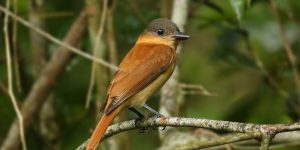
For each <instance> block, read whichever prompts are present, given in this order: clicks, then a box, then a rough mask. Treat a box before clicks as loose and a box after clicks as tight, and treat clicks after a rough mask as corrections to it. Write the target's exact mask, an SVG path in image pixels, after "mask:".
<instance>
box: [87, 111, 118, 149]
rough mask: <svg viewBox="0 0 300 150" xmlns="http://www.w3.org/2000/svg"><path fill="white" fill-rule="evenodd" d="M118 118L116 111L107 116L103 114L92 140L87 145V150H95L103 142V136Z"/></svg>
mask: <svg viewBox="0 0 300 150" xmlns="http://www.w3.org/2000/svg"><path fill="white" fill-rule="evenodd" d="M115 116H116V111H112V112H111V113H110V114H108V115H106V114H104V113H103V115H102V117H101V119H100V121H99V122H98V124H97V126H96V128H95V130H94V132H93V134H92V136H91V138H90V139H89V141H88V144H87V145H86V150H95V149H96V148H97V146H98V144H99V142H100V141H101V138H102V136H103V134H104V133H105V131H106V129H107V127H108V126H109V124H110V123H111V122H112V120H113V119H114V118H115Z"/></svg>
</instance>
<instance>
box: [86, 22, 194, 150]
mask: <svg viewBox="0 0 300 150" xmlns="http://www.w3.org/2000/svg"><path fill="white" fill-rule="evenodd" d="M189 37H190V36H189V35H187V34H185V33H183V32H181V31H180V30H179V28H178V26H177V25H176V24H175V23H174V22H172V21H171V20H169V19H167V18H158V19H154V20H152V21H151V22H150V23H149V24H148V26H147V27H146V29H145V30H144V31H143V32H142V33H141V34H140V36H139V37H138V39H137V41H136V43H135V45H134V46H133V47H132V49H131V50H130V51H129V52H128V53H127V54H126V56H125V57H124V59H123V60H122V61H121V63H120V64H119V67H118V70H117V72H116V73H115V75H114V77H113V79H112V81H111V82H110V84H109V86H108V90H107V100H106V103H105V105H104V110H103V114H102V116H101V119H100V121H99V122H98V124H97V126H96V128H95V129H94V131H93V133H92V135H91V137H90V138H89V140H88V143H87V145H86V150H95V149H96V148H97V146H98V144H99V142H100V141H101V138H102V136H103V135H104V133H105V131H106V129H107V127H108V126H109V125H110V123H111V122H112V120H113V119H114V118H115V116H116V115H117V114H118V113H119V112H120V111H122V110H125V109H129V110H131V111H133V112H135V113H136V114H137V115H138V116H140V117H141V116H142V114H141V113H140V112H138V111H137V110H136V108H138V107H144V108H146V109H148V110H149V111H151V112H152V113H154V114H155V115H157V116H158V117H161V116H162V115H160V114H159V113H158V112H157V111H155V110H154V109H152V108H151V107H149V106H148V105H147V104H146V101H147V100H148V99H149V97H150V96H151V95H153V94H154V93H155V92H156V91H158V90H159V89H160V88H161V87H162V86H163V85H164V84H165V83H166V81H167V80H168V79H169V78H170V76H171V75H172V73H173V71H174V69H175V66H176V48H177V45H178V43H179V42H180V41H183V40H186V39H188V38H189Z"/></svg>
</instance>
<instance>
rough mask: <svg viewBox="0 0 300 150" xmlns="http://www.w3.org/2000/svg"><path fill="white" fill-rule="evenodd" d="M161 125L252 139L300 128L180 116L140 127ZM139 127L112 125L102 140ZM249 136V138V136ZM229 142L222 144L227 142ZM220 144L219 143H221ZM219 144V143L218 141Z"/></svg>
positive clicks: (80, 149)
mask: <svg viewBox="0 0 300 150" xmlns="http://www.w3.org/2000/svg"><path fill="white" fill-rule="evenodd" d="M161 126H170V127H194V128H207V129H214V130H222V131H228V132H238V133H247V134H249V135H250V137H251V139H254V138H263V136H266V135H268V136H270V137H272V136H274V135H276V134H277V133H281V132H288V131H296V130H300V123H293V124H252V123H239V122H231V121H219V120H209V119H198V118H179V117H170V118H149V119H147V120H144V121H143V122H141V123H140V125H139V128H149V127H161ZM134 129H138V127H136V125H135V120H130V121H125V122H122V123H119V124H114V125H111V126H110V127H109V128H108V129H107V131H106V133H105V135H104V136H103V138H102V141H103V140H105V139H106V138H108V137H110V136H113V135H115V134H118V133H121V132H124V131H129V130H134ZM249 135H241V137H243V138H238V140H233V138H229V139H231V140H228V139H227V138H224V140H226V141H227V140H228V141H234V142H236V141H242V140H246V139H250V137H249ZM248 137H249V138H248ZM226 143H227V142H224V143H221V142H220V144H226ZM85 144H86V142H85V143H83V144H82V145H80V146H79V147H78V148H77V150H83V149H84V148H85ZM220 144H218V145H220ZM216 145H217V143H216ZM210 146H215V145H214V144H212V145H210Z"/></svg>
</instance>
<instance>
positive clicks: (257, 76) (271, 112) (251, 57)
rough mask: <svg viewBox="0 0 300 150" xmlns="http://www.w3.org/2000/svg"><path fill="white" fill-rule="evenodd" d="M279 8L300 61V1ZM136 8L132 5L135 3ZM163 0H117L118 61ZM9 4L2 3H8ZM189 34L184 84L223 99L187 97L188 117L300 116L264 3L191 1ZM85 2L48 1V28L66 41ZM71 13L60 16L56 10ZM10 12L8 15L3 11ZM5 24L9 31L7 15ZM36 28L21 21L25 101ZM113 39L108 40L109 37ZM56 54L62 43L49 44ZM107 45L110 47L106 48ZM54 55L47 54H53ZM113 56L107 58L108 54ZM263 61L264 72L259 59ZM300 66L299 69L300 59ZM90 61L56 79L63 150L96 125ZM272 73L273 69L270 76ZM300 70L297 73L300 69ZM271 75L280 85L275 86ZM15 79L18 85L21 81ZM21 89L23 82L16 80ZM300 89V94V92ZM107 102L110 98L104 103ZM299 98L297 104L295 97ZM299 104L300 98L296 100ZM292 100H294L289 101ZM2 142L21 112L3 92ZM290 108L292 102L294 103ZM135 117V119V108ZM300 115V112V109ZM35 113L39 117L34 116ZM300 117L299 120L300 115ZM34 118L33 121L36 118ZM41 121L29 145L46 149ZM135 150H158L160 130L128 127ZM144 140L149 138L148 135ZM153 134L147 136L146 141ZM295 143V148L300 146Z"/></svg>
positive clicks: (259, 119)
mask: <svg viewBox="0 0 300 150" xmlns="http://www.w3.org/2000/svg"><path fill="white" fill-rule="evenodd" d="M275 2H276V3H277V5H278V7H279V12H280V16H281V20H282V23H283V24H284V27H285V30H286V33H287V35H288V39H289V42H290V45H291V46H292V49H293V52H294V54H295V55H296V58H300V50H299V45H300V43H299V42H300V36H299V35H300V30H299V23H300V18H299V15H297V14H299V13H300V1H299V0H286V1H282V0H281V1H280V0H275ZM130 3H135V6H137V7H136V8H135V9H133V8H132V4H130ZM159 3H160V1H157V0H156V1H155V2H154V1H152V0H146V1H143V2H141V1H137V0H134V1H130V0H127V1H118V2H117V5H116V9H115V12H114V23H115V24H114V28H115V33H116V43H117V50H118V58H119V60H121V59H122V58H123V57H124V55H125V54H126V53H127V51H128V50H129V49H130V48H131V47H132V45H133V44H134V42H135V40H136V39H137V37H138V35H139V34H140V33H141V32H142V31H143V29H144V27H145V23H144V22H143V21H142V20H141V19H140V18H139V17H138V15H137V13H138V14H139V15H140V16H142V17H143V18H144V19H145V20H147V21H150V20H152V19H154V18H158V17H160V5H159ZM1 5H2V3H1ZM189 5H190V10H189V19H188V22H187V25H186V32H187V33H188V34H190V36H191V38H190V39H189V40H188V41H185V42H184V43H183V50H182V54H181V56H179V60H178V64H179V66H180V74H181V75H180V78H181V82H184V83H191V84H202V85H203V86H204V87H205V88H206V89H208V90H209V91H210V92H212V93H215V94H216V96H201V95H186V97H185V98H186V101H187V104H186V105H185V106H184V110H185V112H186V114H184V115H183V116H188V117H198V118H209V119H219V120H230V121H239V122H251V123H290V122H292V121H293V120H292V119H294V120H297V117H298V119H299V116H297V115H296V117H295V116H294V115H293V118H291V117H290V116H289V115H288V112H289V113H292V114H294V113H295V111H296V114H297V111H299V106H298V107H296V106H295V105H299V102H298V101H299V100H300V99H299V97H298V99H297V98H290V97H295V96H294V95H297V91H299V89H297V87H296V85H295V81H294V76H293V73H292V69H291V66H290V64H289V61H288V58H287V57H286V53H285V50H284V45H283V44H284V43H283V41H282V39H281V35H280V30H279V26H278V21H277V20H276V18H275V17H274V14H273V13H272V9H271V7H270V4H269V2H268V1H265V0H222V1H221V0H202V1H196V0H193V1H190V4H189ZM83 6H84V3H83V1H80V0H73V1H72V2H70V1H59V0H55V1H45V6H44V10H43V13H42V14H39V15H44V21H45V22H46V30H47V32H49V33H50V34H52V35H54V36H55V37H58V38H60V39H62V38H63V36H64V35H65V33H66V32H67V31H68V29H69V28H70V25H71V24H72V22H73V21H74V19H75V18H76V17H77V15H78V14H79V12H80V11H81V10H82V9H83ZM18 11H19V15H20V16H22V17H24V18H27V16H28V12H29V8H28V6H27V4H26V3H25V2H24V1H20V2H19V3H18ZM60 13H61V14H64V13H66V14H67V15H61V16H60V15H56V14H60ZM0 15H2V16H3V14H0ZM2 16H1V17H0V18H1V21H0V25H1V28H2V24H3V19H2V18H3V17H2ZM29 32H30V31H29V29H28V28H25V27H24V26H22V25H20V24H19V25H18V34H17V35H18V44H17V48H18V62H19V63H20V72H21V82H22V89H23V90H22V91H21V92H20V91H18V90H17V88H15V93H16V95H17V99H18V100H20V104H21V103H22V100H23V99H24V98H25V97H26V95H27V93H28V91H30V88H31V86H32V84H33V82H34V81H35V78H34V77H33V73H32V70H33V67H32V65H33V64H32V63H33V62H32V57H33V56H34V54H33V53H32V50H31V47H32V45H30V43H31V41H30V40H31V38H29V37H30V35H29ZM0 35H1V36H0V81H1V83H3V84H4V85H6V81H7V76H6V64H5V60H6V58H5V50H4V41H3V31H2V29H1V31H0ZM104 41H105V43H107V40H104ZM46 47H47V49H46V50H45V51H46V53H47V55H48V56H50V55H51V54H52V53H53V50H54V49H55V48H56V47H57V45H55V44H53V43H51V42H47V45H46ZM81 47H82V49H85V50H86V52H88V53H91V47H92V46H90V41H89V39H88V36H87V37H86V40H84V41H82V43H81ZM106 49H107V46H106ZM48 58H49V57H47V59H48ZM105 58H106V59H107V60H108V55H107V56H105ZM258 60H259V61H261V62H262V63H263V64H264V68H263V69H262V68H261V67H260V66H259V64H258V63H257V62H258ZM297 68H298V70H299V69H300V66H299V60H298V61H297ZM90 69H91V62H90V61H89V60H86V59H83V58H81V57H80V56H74V58H73V59H72V61H71V62H70V63H69V65H68V67H67V69H66V70H65V71H64V73H63V74H62V75H61V76H60V78H59V80H58V81H56V85H55V88H54V90H53V97H54V109H55V113H56V114H55V116H56V121H57V122H58V125H59V128H60V137H59V143H60V148H61V149H74V148H76V147H77V146H78V145H80V144H81V143H82V141H84V140H85V139H87V138H88V136H89V134H90V133H89V130H90V129H91V128H93V127H94V124H95V114H99V113H98V111H99V110H96V109H95V108H90V109H89V110H86V109H85V97H86V93H87V89H88V84H89V80H90V79H89V78H90ZM266 72H267V73H266ZM299 73H300V72H298V74H299ZM270 78H271V79H272V80H273V81H274V82H275V83H276V85H277V86H278V87H275V86H274V84H272V81H270V80H269V79H270ZM15 83H16V82H15ZM15 87H16V85H15ZM295 93H296V94H295ZM158 100H159V96H158V95H155V96H154V97H153V98H152V100H150V102H149V105H151V106H155V108H157V105H158ZM97 101H99V99H97V92H94V93H93V95H92V105H93V106H95V105H96V104H97ZM103 101H104V100H103ZM291 101H292V102H291ZM294 101H296V102H294ZM287 103H289V105H287ZM0 106H1V109H0V118H2V119H1V120H0V125H1V126H0V143H2V141H3V140H4V138H5V135H6V133H7V131H8V130H9V127H10V124H11V123H12V121H13V119H14V118H15V117H16V116H15V112H14V110H13V107H12V105H11V103H10V101H9V98H8V96H7V95H6V94H5V92H4V91H3V90H0ZM287 106H289V107H287ZM128 115H129V118H134V117H135V116H134V115H133V114H131V113H128ZM298 115H299V114H298ZM34 117H36V116H34ZM295 118H296V119H295ZM37 121H38V120H35V121H34V122H37ZM35 125H36V123H34V124H33V125H32V127H31V128H30V129H29V132H27V137H26V138H27V141H28V147H29V149H40V147H42V145H41V144H40V143H39V142H36V141H35V140H39V138H40V137H39V136H40V135H39V133H38V131H37V130H35V128H36V127H35ZM129 134H130V144H131V148H132V149H139V148H140V147H141V146H142V145H147V146H143V149H145V150H147V149H149V150H151V149H155V148H157V147H158V146H159V139H158V137H157V136H158V135H157V132H156V131H152V130H149V131H146V133H143V134H139V133H137V131H132V132H129ZM141 139H145V140H141ZM146 139H147V140H146ZM298 148H299V146H298V147H295V149H298Z"/></svg>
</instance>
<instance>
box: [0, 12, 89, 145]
mask: <svg viewBox="0 0 300 150" xmlns="http://www.w3.org/2000/svg"><path fill="white" fill-rule="evenodd" d="M0 8H1V6H0ZM85 29H86V14H85V13H84V12H83V13H82V14H81V15H80V16H79V17H78V18H77V20H76V21H75V22H74V24H73V26H72V27H71V29H70V30H69V32H68V34H67V36H66V37H65V39H64V42H65V43H68V44H70V45H76V44H78V43H79V42H80V41H81V39H82V37H83V35H84V33H85V31H86V30H85ZM72 54H73V53H72V52H71V51H68V50H67V49H66V48H65V47H63V46H61V47H58V49H57V51H56V53H55V54H54V55H53V56H52V57H51V60H50V61H49V63H48V64H47V65H45V67H44V69H43V71H42V73H41V74H40V76H39V78H38V79H37V80H36V81H35V83H34V85H33V86H32V88H31V90H30V92H29V94H28V95H27V97H26V99H25V101H24V105H23V107H22V108H21V114H22V115H23V118H24V119H23V120H24V130H26V128H27V127H28V126H29V125H30V123H31V119H32V118H33V115H34V114H36V113H37V112H38V111H39V110H40V109H41V106H42V105H43V104H44V103H45V101H46V100H47V97H48V95H49V94H50V92H51V89H52V88H53V86H54V85H55V81H56V79H57V78H58V76H59V75H60V74H61V73H62V72H63V71H64V68H65V67H66V65H67V64H68V62H69V60H70V58H71V56H72ZM18 133H19V128H18V121H17V120H15V121H14V122H13V124H12V126H11V127H10V130H9V131H8V134H7V137H6V139H5V140H4V142H3V145H2V147H1V149H5V150H6V149H9V150H10V149H17V147H18V145H19V141H20V139H19V136H18Z"/></svg>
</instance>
